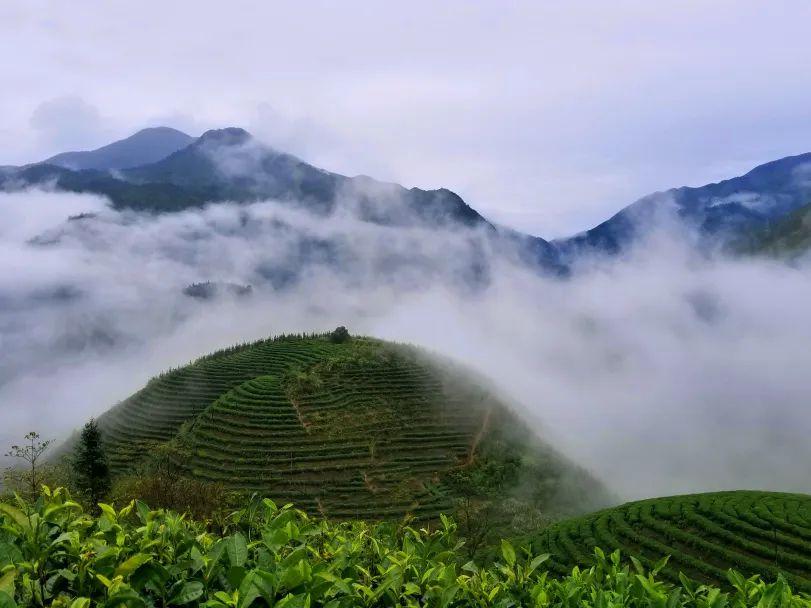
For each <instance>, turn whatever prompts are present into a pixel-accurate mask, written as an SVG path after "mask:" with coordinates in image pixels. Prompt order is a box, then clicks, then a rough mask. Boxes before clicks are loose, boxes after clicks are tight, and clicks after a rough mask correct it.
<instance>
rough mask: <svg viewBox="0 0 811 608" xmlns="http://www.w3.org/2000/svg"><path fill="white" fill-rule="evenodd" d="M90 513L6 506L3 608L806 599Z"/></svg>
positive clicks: (306, 521) (0, 531) (257, 528)
mask: <svg viewBox="0 0 811 608" xmlns="http://www.w3.org/2000/svg"><path fill="white" fill-rule="evenodd" d="M100 509H101V515H99V516H98V517H92V516H90V515H88V514H86V513H84V512H83V511H82V509H81V506H80V505H79V504H78V503H76V502H74V501H72V500H71V499H70V497H69V496H68V495H67V493H66V492H65V491H64V490H59V489H58V490H55V491H50V490H48V489H47V488H44V489H43V494H42V496H40V498H39V499H38V500H37V501H36V503H34V504H30V503H26V502H25V501H24V500H22V499H18V500H16V504H14V505H12V504H8V503H0V606H1V607H2V608H9V607H13V606H16V605H19V606H55V607H61V606H69V607H70V608H85V607H88V606H110V607H112V606H132V607H140V606H185V605H188V606H200V605H204V606H209V607H212V608H220V607H222V608H227V607H233V608H242V607H245V608H247V607H248V606H277V607H280V608H282V607H287V608H291V607H302V608H303V607H307V606H331V607H336V608H338V607H348V606H438V607H448V606H503V607H507V606H550V605H554V606H572V607H574V606H599V607H605V608H608V607H611V606H646V607H647V606H655V607H657V608H658V607H661V608H678V607H680V606H697V607H701V608H727V607H744V606H758V607H759V608H761V607H762V608H767V607H771V606H811V602H809V600H808V599H807V598H805V597H801V596H798V595H795V594H793V593H792V591H791V590H790V588H789V585H788V583H787V582H786V581H785V580H784V579H782V578H779V579H778V580H777V581H776V582H774V583H771V584H766V583H763V582H761V581H760V580H759V579H758V578H757V577H753V578H750V579H744V578H743V577H742V576H740V575H738V574H736V573H734V572H730V573H729V574H728V576H729V582H730V585H731V587H730V588H731V589H732V591H729V592H722V591H720V590H719V589H715V588H711V587H706V586H698V585H695V584H693V583H692V582H690V581H689V580H687V579H686V578H684V579H683V580H682V583H681V584H680V585H679V586H674V585H671V584H669V583H665V582H662V581H661V580H659V579H658V572H659V570H660V569H661V568H662V567H663V566H664V565H665V563H666V560H662V562H660V563H659V564H657V565H656V567H655V568H653V569H652V571H650V572H645V571H644V569H643V568H642V566H641V565H640V564H639V562H636V561H635V562H634V568H633V569H631V568H629V567H628V566H627V565H622V564H621V562H620V556H619V553H614V554H612V555H610V556H608V557H606V556H605V555H604V554H603V553H602V552H601V551H599V550H596V553H595V554H596V561H595V563H594V565H593V566H592V567H591V568H589V569H587V570H582V571H581V570H580V569H578V568H575V569H574V570H573V571H572V572H571V573H570V574H569V575H567V576H563V577H560V578H552V577H550V576H549V575H548V574H547V573H546V572H545V569H544V562H545V560H546V558H547V556H546V555H539V556H533V555H525V554H524V552H522V551H516V550H515V549H514V548H513V546H512V545H511V544H509V543H508V542H506V541H504V542H502V544H501V555H500V559H499V560H498V561H497V562H496V563H494V564H492V565H491V566H488V567H483V568H480V567H477V566H476V565H475V564H473V563H472V562H468V563H466V564H462V563H461V562H460V561H458V558H457V555H458V554H459V551H458V550H459V548H460V545H461V541H460V540H458V539H457V536H456V530H455V525H454V523H453V522H452V521H450V520H449V519H447V518H444V517H443V518H442V525H441V527H439V529H435V530H425V529H423V530H417V529H414V528H411V527H408V526H395V525H393V524H378V525H369V524H366V523H361V522H351V523H349V522H346V523H340V524H332V523H329V522H327V521H325V520H316V519H311V518H309V517H308V516H307V515H306V514H305V513H304V512H302V511H299V510H296V509H293V508H292V507H291V506H289V505H286V506H284V507H282V508H278V507H277V506H276V505H275V504H274V503H273V502H271V501H270V500H267V499H263V500H260V499H256V500H253V501H251V503H250V504H249V505H248V506H247V507H246V508H245V509H244V510H241V511H238V512H235V513H233V514H232V515H231V516H230V517H229V519H228V522H227V525H226V528H225V529H223V530H221V531H220V532H218V533H216V534H215V533H213V532H211V531H207V530H206V529H205V526H204V525H203V524H201V523H196V522H194V521H189V520H187V519H186V518H185V517H184V516H182V515H179V514H177V513H173V512H167V511H150V510H149V509H148V508H147V506H146V505H145V504H143V503H141V502H137V501H133V502H132V503H130V504H129V505H127V506H126V507H124V508H123V509H120V510H116V509H114V508H113V507H111V506H109V505H100Z"/></svg>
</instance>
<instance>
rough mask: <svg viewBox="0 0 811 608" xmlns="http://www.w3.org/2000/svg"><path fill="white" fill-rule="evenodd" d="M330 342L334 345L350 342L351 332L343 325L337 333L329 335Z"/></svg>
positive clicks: (336, 330) (337, 329)
mask: <svg viewBox="0 0 811 608" xmlns="http://www.w3.org/2000/svg"><path fill="white" fill-rule="evenodd" d="M329 340H330V342H332V343H333V344H343V343H344V342H348V341H349V330H348V329H347V328H346V327H344V326H343V325H341V326H340V327H338V328H336V329H335V331H333V332H332V333H331V334H330V335H329Z"/></svg>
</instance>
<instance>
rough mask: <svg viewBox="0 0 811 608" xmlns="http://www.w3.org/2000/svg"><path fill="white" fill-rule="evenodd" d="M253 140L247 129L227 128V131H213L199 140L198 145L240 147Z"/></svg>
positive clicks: (207, 132) (204, 134) (206, 133)
mask: <svg viewBox="0 0 811 608" xmlns="http://www.w3.org/2000/svg"><path fill="white" fill-rule="evenodd" d="M252 139H253V136H252V135H251V134H250V133H248V132H247V131H246V130H245V129H241V128H239V127H226V128H225V129H211V130H209V131H206V132H205V133H203V134H202V135H201V136H200V139H198V140H197V141H198V143H201V144H203V143H208V142H211V143H216V144H217V145H225V146H239V145H242V144H245V143H247V142H249V141H251V140H252Z"/></svg>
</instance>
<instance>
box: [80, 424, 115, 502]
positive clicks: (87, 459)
mask: <svg viewBox="0 0 811 608" xmlns="http://www.w3.org/2000/svg"><path fill="white" fill-rule="evenodd" d="M73 473H74V476H75V479H76V486H77V488H78V489H79V491H80V492H82V493H83V494H84V495H85V497H86V498H87V500H88V501H89V502H90V504H91V505H92V508H93V509H94V510H95V509H96V508H97V506H96V505H98V503H99V502H101V501H102V500H103V499H104V497H105V496H106V495H107V493H108V492H109V491H110V488H111V485H112V484H111V482H110V467H109V466H108V465H107V455H106V454H105V453H104V446H102V443H101V431H100V430H99V427H98V425H97V424H96V421H95V420H93V419H92V418H91V419H90V422H88V423H87V424H85V425H84V428H83V429H82V434H81V436H80V437H79V443H77V444H76V448H75V451H74V454H73Z"/></svg>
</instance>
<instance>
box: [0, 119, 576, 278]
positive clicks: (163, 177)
mask: <svg viewBox="0 0 811 608" xmlns="http://www.w3.org/2000/svg"><path fill="white" fill-rule="evenodd" d="M35 184H48V185H55V186H56V187H57V188H59V189H62V190H67V191H70V192H92V193H95V194H101V195H104V196H107V197H108V198H109V199H110V200H111V201H112V203H113V205H114V206H115V207H117V208H120V209H124V208H127V209H136V210H142V211H149V212H156V213H165V212H174V211H181V210H184V209H188V208H194V207H201V206H203V205H204V204H206V203H211V202H221V201H235V202H241V203H247V202H255V201H262V200H268V199H272V200H277V201H282V202H285V203H287V204H289V205H291V206H296V207H299V208H302V209H306V210H307V211H309V212H312V213H314V214H317V215H322V216H324V215H327V214H329V213H331V212H333V211H334V210H336V209H337V208H339V207H340V208H342V209H345V210H348V211H350V212H351V213H352V214H353V215H354V216H355V217H357V218H359V219H361V220H363V221H367V222H372V223H377V224H382V225H387V226H403V227H405V226H425V227H430V228H433V229H458V228H466V229H470V228H474V229H479V230H481V231H482V232H483V233H484V234H485V235H487V236H488V238H489V240H490V245H491V246H492V247H494V248H495V249H497V250H500V251H502V252H504V253H506V254H508V255H510V256H512V257H514V258H516V259H518V260H520V261H522V262H523V263H526V264H529V265H530V266H532V267H533V268H536V269H539V270H541V271H544V272H552V273H555V274H561V273H564V272H565V268H564V267H563V266H561V265H560V264H559V262H558V254H557V251H556V249H555V248H554V247H553V246H552V245H551V244H550V243H548V242H547V241H545V240H544V239H541V238H539V237H534V236H530V235H525V234H521V233H519V232H515V231H511V230H508V229H504V228H502V227H499V226H496V225H494V224H492V223H491V222H489V221H488V220H486V219H485V218H484V217H482V216H481V215H480V214H479V213H478V212H476V211H475V210H474V209H473V208H472V207H470V206H469V205H468V204H467V203H465V201H464V200H462V198H461V197H460V196H458V195H457V194H455V193H454V192H451V191H450V190H447V189H445V188H440V189H438V190H423V189H420V188H405V187H403V186H401V185H399V184H393V183H386V182H380V181H377V180H374V179H372V178H370V177H366V176H356V177H347V176H344V175H340V174H337V173H331V172H329V171H325V170H323V169H319V168H317V167H314V166H312V165H310V164H308V163H306V162H304V161H302V160H301V159H299V158H296V157H295V156H292V155H290V154H286V153H284V152H279V151H277V150H274V149H273V148H270V147H268V146H265V145H263V144H261V143H259V142H258V141H256V140H255V139H254V138H253V137H252V136H251V135H250V134H249V133H248V132H246V131H245V130H243V129H238V128H233V127H232V128H226V129H216V130H211V131H207V132H206V133H204V134H203V135H202V136H201V137H200V138H198V139H196V140H193V141H192V142H191V143H190V144H189V145H187V146H185V147H183V148H181V149H179V150H176V151H174V152H172V153H171V154H169V155H168V156H166V157H165V158H161V159H160V160H157V161H156V162H152V163H146V164H142V165H140V166H137V167H130V168H125V169H122V170H120V171H116V172H115V173H114V174H113V173H111V172H109V171H102V170H98V169H84V170H78V171H76V170H72V169H67V168H65V167H61V166H57V165H53V164H37V165H31V166H27V167H22V168H20V169H17V170H15V171H12V172H7V173H5V174H3V173H0V188H6V189H10V188H20V187H26V186H30V185H35Z"/></svg>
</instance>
